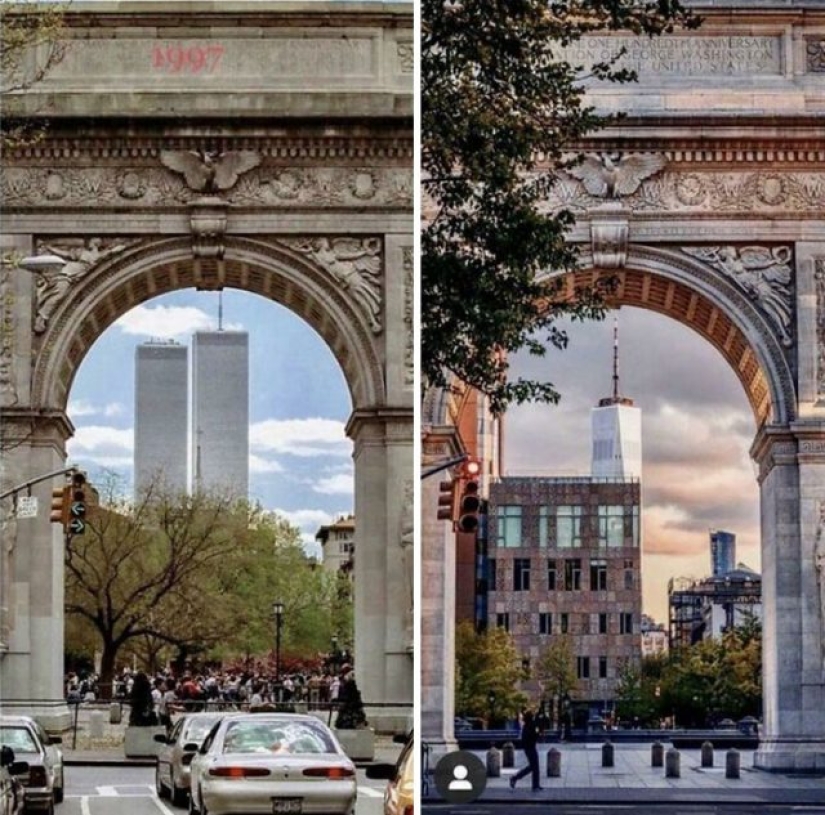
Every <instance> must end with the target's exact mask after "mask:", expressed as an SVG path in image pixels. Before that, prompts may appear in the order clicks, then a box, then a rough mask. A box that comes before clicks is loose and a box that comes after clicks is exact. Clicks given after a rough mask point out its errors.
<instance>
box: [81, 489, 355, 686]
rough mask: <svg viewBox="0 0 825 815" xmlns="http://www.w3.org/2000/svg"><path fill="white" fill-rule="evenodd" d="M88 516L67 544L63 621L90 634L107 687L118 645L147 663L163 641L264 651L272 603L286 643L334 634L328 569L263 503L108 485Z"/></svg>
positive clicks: (198, 649) (218, 650)
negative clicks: (136, 492) (120, 491)
mask: <svg viewBox="0 0 825 815" xmlns="http://www.w3.org/2000/svg"><path fill="white" fill-rule="evenodd" d="M88 521H89V523H88V524H87V528H86V533H85V534H84V535H82V536H74V537H72V538H71V540H70V541H69V544H68V546H67V549H66V581H67V582H66V612H67V614H68V615H69V620H73V618H76V619H77V620H78V621H82V622H72V623H71V625H70V627H69V628H68V629H67V630H69V631H72V630H74V631H76V632H77V634H78V635H79V636H85V637H87V636H88V632H89V630H90V629H91V630H93V631H94V632H95V634H96V638H97V643H96V644H97V646H98V647H99V649H100V650H101V652H102V660H101V684H102V685H103V686H104V687H105V688H108V687H109V686H110V683H111V680H112V676H113V673H114V670H115V662H116V659H117V658H118V654H119V653H121V650H122V649H128V650H129V651H130V652H131V653H132V654H135V653H141V654H143V655H144V656H145V664H146V665H147V667H157V665H156V664H154V663H157V662H158V661H159V659H160V655H161V653H163V651H164V648H165V649H166V651H167V652H168V651H169V650H170V649H171V651H172V654H173V655H174V654H177V655H183V656H186V655H190V656H191V655H197V656H198V657H199V658H200V659H204V658H207V657H210V656H211V657H214V658H230V657H232V656H237V655H243V656H245V657H247V658H249V657H252V656H257V655H260V654H267V653H269V652H271V651H272V650H273V648H274V644H275V636H274V631H275V623H274V618H273V616H272V603H273V601H275V600H280V601H281V602H282V603H283V604H284V614H283V618H282V620H283V637H282V647H283V650H284V652H287V651H290V652H292V653H296V652H300V650H301V649H304V650H305V651H307V652H308V653H307V656H316V655H317V653H318V652H319V651H326V650H327V648H328V646H329V638H330V636H331V634H332V633H338V628H337V627H336V626H338V625H340V624H341V621H340V620H338V619H334V615H335V613H336V609H339V608H341V606H342V605H344V603H343V601H342V600H341V599H340V596H339V586H338V584H337V581H336V579H335V577H334V576H330V575H326V574H325V573H324V571H323V569H321V568H318V567H317V564H315V562H314V561H311V560H310V559H308V558H307V557H306V555H305V554H304V551H303V548H302V546H301V544H300V535H299V531H298V530H297V529H295V528H293V527H291V526H290V525H289V524H288V523H287V522H286V521H284V520H283V519H281V518H278V517H277V516H273V515H270V514H267V513H265V512H263V511H262V510H261V509H260V508H259V507H251V506H249V505H248V504H246V503H245V502H237V501H234V500H233V499H232V498H231V497H229V496H225V495H214V494H207V493H195V494H194V495H183V494H173V493H169V492H166V491H164V490H163V489H161V488H160V487H158V486H157V485H150V487H149V488H148V489H147V491H146V492H145V494H144V495H143V496H142V497H141V499H140V500H139V501H137V502H135V503H131V502H128V501H126V500H124V499H119V498H117V496H116V487H114V486H110V488H109V490H108V493H107V498H106V499H105V500H104V504H103V506H102V507H100V508H98V509H97V510H96V511H94V512H93V513H91V514H90V515H89V518H88ZM68 644H69V647H70V648H71V649H72V651H74V652H76V651H78V650H79V649H78V647H77V645H75V644H73V643H71V642H70V643H68ZM167 655H168V654H167Z"/></svg>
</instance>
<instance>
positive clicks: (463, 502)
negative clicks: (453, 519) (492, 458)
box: [456, 458, 481, 532]
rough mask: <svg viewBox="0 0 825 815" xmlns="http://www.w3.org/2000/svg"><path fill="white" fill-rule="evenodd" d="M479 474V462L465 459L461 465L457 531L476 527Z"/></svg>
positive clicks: (478, 507)
mask: <svg viewBox="0 0 825 815" xmlns="http://www.w3.org/2000/svg"><path fill="white" fill-rule="evenodd" d="M479 475H481V462H480V461H479V460H478V459H475V458H471V459H467V461H465V462H464V463H463V464H462V465H461V477H460V482H461V494H460V496H459V499H458V521H457V523H456V526H457V530H458V531H459V532H475V531H476V530H477V529H478V513H479V510H480V509H481V496H480V495H479V494H478V489H479V483H478V477H479Z"/></svg>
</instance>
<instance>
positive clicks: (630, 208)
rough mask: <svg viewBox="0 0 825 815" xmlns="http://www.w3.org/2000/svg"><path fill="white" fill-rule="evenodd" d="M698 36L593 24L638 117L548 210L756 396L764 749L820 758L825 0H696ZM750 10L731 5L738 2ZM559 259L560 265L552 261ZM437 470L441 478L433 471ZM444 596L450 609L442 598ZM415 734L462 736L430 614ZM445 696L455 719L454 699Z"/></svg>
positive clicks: (814, 761) (768, 761)
mask: <svg viewBox="0 0 825 815" xmlns="http://www.w3.org/2000/svg"><path fill="white" fill-rule="evenodd" d="M695 5H696V6H699V7H700V9H699V10H700V11H701V13H702V15H703V16H704V18H705V21H704V23H703V25H702V27H701V28H700V29H699V30H698V31H694V32H682V33H678V34H674V35H672V36H668V37H664V38H661V39H659V40H653V41H650V40H646V39H636V38H633V37H623V36H614V37H610V36H594V37H589V38H586V39H585V40H584V41H582V42H581V43H578V44H575V45H573V46H571V47H570V49H569V53H570V56H571V58H573V59H575V60H577V61H581V62H583V63H586V62H587V61H589V60H594V59H597V58H604V56H605V55H606V54H607V53H615V50H616V49H618V47H620V46H624V47H626V48H627V54H626V56H625V57H624V60H625V64H626V65H627V66H628V67H631V68H635V69H636V70H637V71H638V72H639V75H640V81H639V83H638V84H637V85H631V86H626V87H611V88H610V89H609V90H605V89H601V88H598V87H593V88H592V89H591V94H592V97H591V98H592V100H593V101H594V102H595V104H596V105H597V106H598V107H599V108H600V109H602V110H605V111H609V110H625V111H627V112H628V115H627V117H626V118H624V119H623V120H621V121H620V122H618V123H617V124H615V125H613V126H611V127H609V128H607V129H606V130H604V131H601V132H599V133H597V134H594V135H593V136H592V137H590V138H589V139H588V140H586V141H584V142H583V143H582V144H581V145H579V147H580V148H581V151H582V152H583V153H584V154H585V159H584V161H583V162H582V163H581V164H580V165H579V166H577V167H575V168H573V169H572V170H571V171H570V172H569V173H568V174H564V175H562V176H561V177H560V180H559V182H558V184H557V185H556V186H555V187H554V189H553V191H552V193H551V197H550V198H549V199H548V200H547V201H546V203H545V206H546V207H547V209H548V210H555V209H558V208H561V207H567V208H568V209H571V210H572V211H573V212H574V213H575V214H576V215H577V223H576V226H575V228H574V230H573V231H572V232H571V235H570V239H571V240H572V241H574V242H575V243H577V244H578V245H579V246H580V249H581V252H580V263H581V271H580V272H578V273H577V274H575V275H571V276H569V277H568V279H567V287H568V291H570V292H573V291H574V290H575V288H576V286H577V285H584V284H587V283H591V282H593V280H594V279H595V278H597V277H600V276H606V275H612V276H614V278H615V281H616V284H617V286H616V289H615V290H614V291H613V293H612V295H611V297H610V299H611V301H612V304H613V305H615V306H620V305H634V306H639V307H642V308H648V309H652V310H655V311H658V312H660V313H663V314H666V315H668V316H670V317H672V318H673V319H675V320H678V321H679V322H681V323H682V324H684V325H686V326H689V327H690V328H692V329H693V330H695V331H697V332H698V333H699V334H701V335H702V336H704V337H705V338H706V339H707V340H708V341H709V342H710V343H712V344H713V345H714V346H715V347H716V348H717V349H718V350H719V352H720V353H721V354H722V355H723V356H724V357H725V359H726V360H727V361H728V363H729V364H730V366H731V368H732V369H733V371H734V372H735V373H736V375H737V377H738V378H739V380H740V382H741V383H742V386H743V388H744V389H745V392H746V394H747V397H748V400H749V402H750V404H751V407H752V409H753V416H754V441H753V445H752V447H751V455H752V457H753V459H754V461H755V462H756V463H757V464H758V467H759V475H758V482H759V488H760V501H761V534H762V572H763V575H762V590H763V597H762V602H763V616H764V621H763V637H764V640H763V650H764V656H763V686H764V719H763V726H762V730H761V743H760V748H759V751H758V752H757V754H756V759H755V762H756V765H757V766H759V767H761V768H764V769H768V770H783V771H788V770H795V771H810V770H814V769H819V770H822V769H823V768H825V9H823V8H822V5H821V4H818V3H810V4H806V3H804V2H799V3H795V2H790V3H782V4H780V3H776V4H773V3H770V2H764V3H757V2H754V3H752V4H747V5H749V6H750V7H749V8H747V9H744V8H742V5H743V4H735V3H727V2H707V3H698V2H697V3H695ZM737 6H738V8H737ZM548 274H551V273H550V272H548ZM448 407H449V400H447V399H444V398H443V397H439V396H437V395H432V396H431V397H430V398H428V399H427V400H425V405H424V415H423V417H422V421H423V424H424V426H425V428H427V429H428V430H429V432H427V433H425V440H424V454H425V459H426V457H427V455H428V452H429V454H430V456H431V457H437V456H438V455H439V453H440V454H444V453H446V452H451V451H454V450H455V449H456V448H457V446H458V441H457V439H456V438H455V432H453V429H452V428H451V427H450V421H449V419H448ZM436 486H437V485H436ZM436 486H433V485H428V486H426V487H425V489H424V496H423V507H422V510H423V513H424V515H423V518H422V529H423V532H424V536H423V540H422V558H423V574H424V585H425V586H430V594H429V595H428V596H425V597H424V598H422V609H423V610H424V611H423V613H424V614H425V617H426V615H427V609H428V608H430V613H431V614H432V613H433V610H432V609H433V608H435V607H442V606H447V605H448V604H449V603H450V602H451V590H450V588H449V586H448V585H447V581H446V580H445V581H442V582H443V583H444V585H441V583H439V582H438V578H437V572H438V571H439V570H440V571H444V572H447V573H448V574H449V569H450V568H452V569H453V572H454V553H451V552H450V549H451V548H452V547H451V544H450V541H449V532H448V531H447V530H446V529H445V528H444V526H445V525H444V524H439V523H438V522H436V521H435V520H434V518H435V510H434V509H433V504H434V502H435V500H436V496H437V489H436ZM450 613H451V612H450V611H449V610H448V611H447V614H448V615H449V614H450ZM422 635H423V637H422V671H423V674H422V692H423V700H422V706H423V709H422V731H423V732H424V738H430V739H432V740H433V742H435V743H440V744H442V745H445V746H449V745H450V744H451V743H452V741H453V733H452V718H451V717H452V709H451V707H450V704H451V703H448V704H444V700H445V699H450V698H451V695H452V687H451V684H452V678H451V676H450V672H449V670H442V669H441V668H440V667H439V664H440V663H445V664H447V665H449V664H450V663H451V660H452V656H451V648H452V645H451V643H450V640H449V635H448V634H447V635H445V634H443V633H442V632H440V631H430V630H429V629H427V628H426V627H423V628H422ZM445 709H447V713H448V715H449V716H450V718H449V719H447V718H446V715H445V714H444V713H443V711H444V710H445Z"/></svg>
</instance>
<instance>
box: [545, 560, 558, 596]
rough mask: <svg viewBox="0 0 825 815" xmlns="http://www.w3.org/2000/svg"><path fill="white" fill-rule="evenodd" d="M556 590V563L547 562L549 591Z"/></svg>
mask: <svg viewBox="0 0 825 815" xmlns="http://www.w3.org/2000/svg"><path fill="white" fill-rule="evenodd" d="M555 590H556V561H555V560H548V561H547V591H555Z"/></svg>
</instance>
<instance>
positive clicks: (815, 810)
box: [421, 801, 825, 815]
mask: <svg viewBox="0 0 825 815" xmlns="http://www.w3.org/2000/svg"><path fill="white" fill-rule="evenodd" d="M504 807H506V812H507V815H540V813H541V815H825V806H818V805H813V806H792V805H788V806H783V805H781V804H780V805H778V804H754V803H747V802H746V803H737V804H669V803H667V802H665V801H662V802H660V803H657V804H554V803H552V802H550V801H537V802H536V803H534V804H520V803H507V802H506V801H500V802H498V803H497V804H493V803H490V804H487V803H473V804H464V805H463V806H456V805H453V804H425V805H424V806H423V807H422V808H421V815H501V813H502V810H503V808H504Z"/></svg>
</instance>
